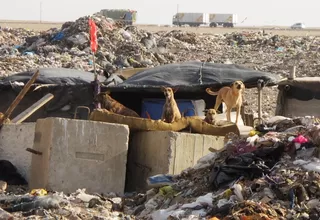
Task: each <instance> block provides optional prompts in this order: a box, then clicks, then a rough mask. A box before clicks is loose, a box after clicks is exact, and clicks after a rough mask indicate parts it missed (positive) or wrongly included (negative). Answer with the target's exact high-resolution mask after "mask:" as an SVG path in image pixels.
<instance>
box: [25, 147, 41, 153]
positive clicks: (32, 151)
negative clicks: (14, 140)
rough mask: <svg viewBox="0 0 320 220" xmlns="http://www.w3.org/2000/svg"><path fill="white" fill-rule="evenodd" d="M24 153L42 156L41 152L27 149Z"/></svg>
mask: <svg viewBox="0 0 320 220" xmlns="http://www.w3.org/2000/svg"><path fill="white" fill-rule="evenodd" d="M26 151H28V152H30V153H32V154H36V155H42V152H40V151H37V150H34V149H31V148H27V149H26Z"/></svg>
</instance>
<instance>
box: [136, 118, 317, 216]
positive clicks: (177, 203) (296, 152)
mask: <svg viewBox="0 0 320 220" xmlns="http://www.w3.org/2000/svg"><path fill="white" fill-rule="evenodd" d="M319 133H320V125H319V120H318V119H315V118H311V117H305V118H297V119H290V118H285V117H282V116H281V117H280V116H276V117H273V118H271V119H270V120H269V121H268V122H267V123H266V124H265V125H259V126H257V127H256V129H255V130H253V131H251V132H250V136H249V137H247V138H240V137H238V136H237V135H235V134H232V133H231V134H229V135H227V136H226V140H225V142H226V145H225V148H224V150H223V151H221V152H213V153H211V154H208V155H206V156H205V157H203V158H201V159H200V160H199V161H198V164H197V165H195V166H194V167H192V168H189V169H187V170H185V171H183V172H182V173H181V174H180V175H176V176H169V175H158V176H154V177H150V178H149V181H148V183H149V185H150V186H152V185H156V187H155V188H153V189H151V190H149V191H147V193H146V197H147V199H146V202H145V203H144V205H143V206H144V207H143V208H144V209H142V208H140V209H141V210H142V211H141V212H140V213H135V214H136V215H137V217H138V218H139V219H159V220H162V219H163V220H165V219H212V220H213V219H215V220H218V219H224V220H231V219H270V220H271V219H319V217H320V194H319V192H320V191H319V190H320V173H319V172H320V169H319V165H320V160H319V159H318V157H319V151H318V149H319V146H320V136H319Z"/></svg>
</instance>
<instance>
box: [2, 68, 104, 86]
mask: <svg viewBox="0 0 320 220" xmlns="http://www.w3.org/2000/svg"><path fill="white" fill-rule="evenodd" d="M35 71H36V70H30V71H26V72H21V73H17V74H14V75H11V76H8V77H6V78H4V79H2V80H0V86H10V85H11V83H13V82H22V83H27V82H28V81H29V80H30V78H31V76H32V75H33V74H34V73H35ZM39 71H40V74H39V76H38V77H37V79H36V81H35V84H56V85H66V84H67V85H79V84H90V83H91V81H93V80H94V74H93V73H91V72H85V71H81V70H76V69H66V68H39ZM98 78H99V80H100V82H103V81H105V80H106V78H105V77H104V76H99V77H98ZM10 82H11V83H10Z"/></svg>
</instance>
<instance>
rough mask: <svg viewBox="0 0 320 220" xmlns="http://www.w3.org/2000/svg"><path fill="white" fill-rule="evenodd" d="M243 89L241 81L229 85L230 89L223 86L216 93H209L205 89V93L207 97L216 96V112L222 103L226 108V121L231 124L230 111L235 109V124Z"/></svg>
mask: <svg viewBox="0 0 320 220" xmlns="http://www.w3.org/2000/svg"><path fill="white" fill-rule="evenodd" d="M244 89H245V86H244V84H243V82H242V81H235V82H234V83H232V84H231V87H228V86H225V87H222V88H221V89H220V90H219V91H218V92H213V91H211V89H210V88H207V89H206V92H207V93H208V94H209V95H214V96H217V99H216V104H215V105H214V109H215V110H216V111H217V110H218V108H219V106H220V105H221V103H222V101H223V102H224V103H225V104H226V106H227V121H230V122H231V109H233V108H236V109H237V115H236V122H235V123H236V124H237V123H238V120H239V115H240V108H241V105H242V93H243V91H244Z"/></svg>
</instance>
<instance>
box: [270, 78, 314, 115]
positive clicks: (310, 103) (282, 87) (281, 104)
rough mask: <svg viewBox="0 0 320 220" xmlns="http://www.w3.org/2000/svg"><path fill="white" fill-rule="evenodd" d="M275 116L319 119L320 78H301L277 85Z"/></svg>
mask: <svg viewBox="0 0 320 220" xmlns="http://www.w3.org/2000/svg"><path fill="white" fill-rule="evenodd" d="M278 89H279V93H278V100H277V108H276V115H282V116H286V117H299V116H306V115H310V116H315V117H320V112H319V104H320V77H303V78H294V79H288V80H285V81H281V82H279V84H278Z"/></svg>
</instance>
